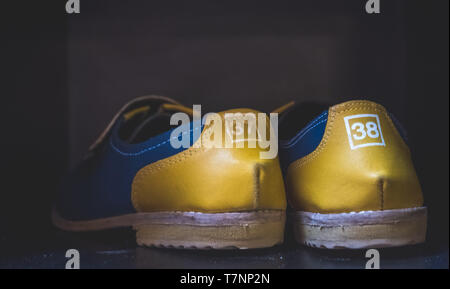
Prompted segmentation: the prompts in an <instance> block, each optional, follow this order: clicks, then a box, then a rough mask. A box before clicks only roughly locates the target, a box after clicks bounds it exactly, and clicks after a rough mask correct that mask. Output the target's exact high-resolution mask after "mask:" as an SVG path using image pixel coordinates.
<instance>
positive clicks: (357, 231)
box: [292, 207, 427, 249]
mask: <svg viewBox="0 0 450 289" xmlns="http://www.w3.org/2000/svg"><path fill="white" fill-rule="evenodd" d="M292 220H293V227H294V237H295V239H296V241H297V242H299V243H301V244H304V245H307V246H310V247H316V248H326V249H362V248H382V247H397V246H404V245H412V244H418V243H422V242H425V236H426V228H427V208H426V207H417V208H408V209H396V210H386V211H364V212H352V213H342V214H319V213H310V212H302V211H297V212H294V213H293V214H292Z"/></svg>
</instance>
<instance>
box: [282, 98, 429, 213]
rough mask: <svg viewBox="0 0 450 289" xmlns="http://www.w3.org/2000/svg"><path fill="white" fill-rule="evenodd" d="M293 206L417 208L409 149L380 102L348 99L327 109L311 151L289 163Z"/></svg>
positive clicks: (333, 209)
mask: <svg viewBox="0 0 450 289" xmlns="http://www.w3.org/2000/svg"><path fill="white" fill-rule="evenodd" d="M287 186H288V193H289V199H290V202H291V203H292V205H293V207H294V208H297V209H299V210H304V211H313V212H322V213H338V212H350V211H364V210H387V209H397V208H410V207H419V206H421V205H422V204H423V197H422V192H421V188H420V184H419V181H418V178H417V176H416V172H415V169H414V166H413V164H412V161H411V157H410V151H409V148H408V147H407V145H406V143H405V142H404V140H403V138H402V136H401V135H400V133H399V132H398V130H397V128H396V127H395V125H394V123H393V121H392V119H391V117H390V116H389V114H388V113H387V112H386V110H385V109H384V107H382V106H381V105H378V104H376V103H373V102H370V101H350V102H346V103H343V104H340V105H337V106H334V107H331V108H330V109H329V116H328V122H327V125H326V129H325V133H324V136H323V139H322V141H321V143H320V144H319V146H318V147H317V148H316V150H315V151H314V152H312V153H311V154H309V155H307V156H305V157H304V158H302V159H300V160H297V161H296V162H294V163H292V164H291V165H290V166H289V168H288V178H287Z"/></svg>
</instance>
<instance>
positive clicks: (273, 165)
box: [132, 109, 286, 213]
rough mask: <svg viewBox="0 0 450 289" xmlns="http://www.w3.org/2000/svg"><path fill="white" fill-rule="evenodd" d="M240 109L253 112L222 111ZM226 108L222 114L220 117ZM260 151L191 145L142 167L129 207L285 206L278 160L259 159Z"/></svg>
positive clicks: (211, 208) (231, 209)
mask: <svg viewBox="0 0 450 289" xmlns="http://www.w3.org/2000/svg"><path fill="white" fill-rule="evenodd" d="M238 111H240V112H243V113H245V112H255V113H257V112H256V111H252V110H248V109H241V110H230V111H226V112H238ZM226 112H222V113H221V114H220V115H221V116H222V118H223V115H224V114H225V113H226ZM224 123H225V122H224ZM223 125H224V124H223ZM204 132H205V129H204V131H203V132H202V136H203V134H204ZM197 142H198V141H197ZM260 152H261V149H260V148H258V147H256V148H248V146H247V145H246V146H245V148H215V147H211V146H209V147H205V146H200V147H198V148H196V147H195V145H194V146H192V147H190V148H189V149H187V150H185V151H183V152H181V153H179V154H176V155H174V156H172V157H169V158H166V159H163V160H160V161H158V162H155V163H152V164H149V165H147V166H146V167H144V168H142V169H141V170H140V171H139V172H138V173H137V175H136V177H135V178H134V180H133V184H132V202H133V205H134V207H135V209H136V210H137V211H138V212H154V211H196V212H209V213H213V212H237V211H249V210H262V209H283V210H284V209H285V208H286V197H285V190H284V183H283V178H282V175H281V170H280V165H279V161H278V158H275V159H261V158H260V154H259V153H260Z"/></svg>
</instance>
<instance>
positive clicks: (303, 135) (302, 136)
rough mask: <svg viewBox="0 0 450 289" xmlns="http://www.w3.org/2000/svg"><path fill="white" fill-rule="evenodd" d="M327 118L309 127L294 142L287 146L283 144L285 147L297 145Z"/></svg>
mask: <svg viewBox="0 0 450 289" xmlns="http://www.w3.org/2000/svg"><path fill="white" fill-rule="evenodd" d="M326 121H327V119H324V120H322V121H321V122H318V123H316V124H315V125H314V126H312V127H310V128H308V129H307V130H306V131H305V132H303V134H302V135H301V136H300V137H299V138H298V139H297V140H296V141H295V142H293V143H291V144H289V145H286V146H282V147H283V148H291V147H292V146H294V145H296V144H297V143H298V142H299V141H300V140H301V139H302V138H304V137H305V136H306V135H307V134H308V133H309V132H310V131H311V130H312V129H313V128H315V127H316V126H318V125H320V124H322V123H324V122H326Z"/></svg>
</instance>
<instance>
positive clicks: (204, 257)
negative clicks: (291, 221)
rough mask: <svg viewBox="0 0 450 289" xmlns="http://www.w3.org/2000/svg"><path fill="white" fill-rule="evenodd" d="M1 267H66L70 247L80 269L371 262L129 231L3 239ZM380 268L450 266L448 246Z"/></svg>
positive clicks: (393, 252) (405, 252) (390, 257)
mask: <svg viewBox="0 0 450 289" xmlns="http://www.w3.org/2000/svg"><path fill="white" fill-rule="evenodd" d="M0 244H1V245H2V246H1V249H0V268H61V269H63V268H64V267H65V263H66V261H67V260H68V259H67V258H66V257H65V253H66V251H67V250H68V249H72V248H74V249H77V250H79V252H80V267H81V268H85V269H86V268H177V269H199V268H210V269H220V268H224V269H245V268H251V269H293V268H326V269H332V268H339V269H347V268H357V269H363V268H364V267H365V264H366V262H367V260H368V259H367V258H365V250H353V251H351V250H334V251H331V250H324V249H313V248H307V247H303V246H297V245H296V244H295V243H294V242H293V241H292V237H291V236H289V235H288V236H286V241H285V243H284V244H283V245H280V246H277V247H274V248H268V249H258V250H224V251H221V250H178V249H158V248H142V247H138V246H137V245H136V243H135V238H134V231H132V230H129V229H119V230H111V231H104V232H97V233H66V232H61V231H57V230H50V231H49V232H48V233H46V234H42V235H38V236H36V235H34V236H24V235H20V236H18V235H16V236H15V237H14V238H13V237H12V235H9V236H8V237H7V235H3V236H1V237H0ZM379 252H380V267H381V268H386V269H387V268H415V269H418V268H429V269H431V268H448V264H449V258H448V256H449V250H448V244H441V245H438V244H436V243H434V242H427V243H426V244H422V245H416V246H409V247H403V248H386V249H380V250H379Z"/></svg>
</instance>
